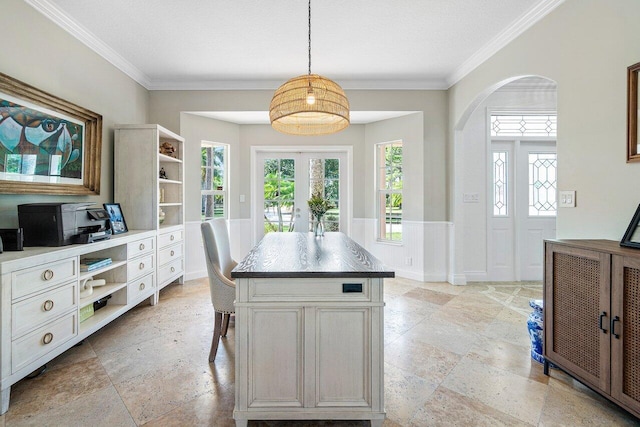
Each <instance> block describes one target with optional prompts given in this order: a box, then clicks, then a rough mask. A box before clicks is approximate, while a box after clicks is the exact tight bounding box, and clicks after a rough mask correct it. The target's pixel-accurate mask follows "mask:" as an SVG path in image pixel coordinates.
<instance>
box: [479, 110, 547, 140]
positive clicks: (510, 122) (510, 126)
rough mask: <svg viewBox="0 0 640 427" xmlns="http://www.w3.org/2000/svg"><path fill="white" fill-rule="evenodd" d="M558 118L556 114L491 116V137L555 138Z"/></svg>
mask: <svg viewBox="0 0 640 427" xmlns="http://www.w3.org/2000/svg"><path fill="white" fill-rule="evenodd" d="M557 129H558V116H557V115H555V114H528V115H524V114H500V115H498V114H496V115H491V136H538V137H540V136H546V137H555V136H556V135H557Z"/></svg>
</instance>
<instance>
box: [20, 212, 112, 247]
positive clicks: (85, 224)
mask: <svg viewBox="0 0 640 427" xmlns="http://www.w3.org/2000/svg"><path fill="white" fill-rule="evenodd" d="M92 205H94V203H29V204H25V205H18V222H19V224H20V227H21V228H22V229H23V230H24V246H64V245H71V244H74V243H91V242H95V241H98V240H104V239H108V238H109V237H110V236H111V224H110V222H109V214H108V213H107V211H106V210H104V209H102V208H90V206H92Z"/></svg>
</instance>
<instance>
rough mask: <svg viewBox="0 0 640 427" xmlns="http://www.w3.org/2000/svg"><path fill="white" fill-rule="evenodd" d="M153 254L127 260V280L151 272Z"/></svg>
mask: <svg viewBox="0 0 640 427" xmlns="http://www.w3.org/2000/svg"><path fill="white" fill-rule="evenodd" d="M154 266H155V264H154V256H153V255H147V256H143V257H140V258H137V259H133V260H130V261H129V262H127V282H130V281H131V280H133V279H135V278H137V277H142V276H144V275H145V274H149V273H152V272H153V269H154Z"/></svg>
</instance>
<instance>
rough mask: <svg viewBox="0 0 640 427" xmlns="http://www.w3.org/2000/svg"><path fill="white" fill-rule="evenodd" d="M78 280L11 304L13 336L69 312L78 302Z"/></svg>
mask: <svg viewBox="0 0 640 427" xmlns="http://www.w3.org/2000/svg"><path fill="white" fill-rule="evenodd" d="M76 287H77V282H75V281H73V282H71V283H67V284H66V285H63V286H61V287H59V288H56V289H52V290H50V291H47V292H44V293H41V294H38V295H35V296H32V297H30V298H27V299H25V300H22V301H20V302H17V303H14V304H13V305H12V306H11V313H12V318H11V325H12V328H11V329H12V333H13V337H18V336H20V335H22V334H24V333H25V332H27V331H29V330H31V329H33V328H35V327H36V326H38V325H41V324H43V323H47V322H48V321H50V320H51V319H53V318H55V317H58V316H59V315H61V314H63V313H65V312H68V311H69V310H70V309H72V308H73V307H75V306H76V304H77V296H76V295H77V291H76Z"/></svg>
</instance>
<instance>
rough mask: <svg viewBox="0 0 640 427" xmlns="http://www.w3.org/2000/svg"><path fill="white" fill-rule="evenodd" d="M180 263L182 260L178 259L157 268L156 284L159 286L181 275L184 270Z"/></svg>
mask: <svg viewBox="0 0 640 427" xmlns="http://www.w3.org/2000/svg"><path fill="white" fill-rule="evenodd" d="M182 261H183V260H182V258H180V259H176V260H174V261H171V262H170V263H168V264H165V265H162V266H160V267H158V284H159V285H160V286H162V285H164V284H166V282H167V281H171V280H173V279H175V278H176V277H178V276H180V275H182V272H183V270H184V267H183V265H182Z"/></svg>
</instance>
